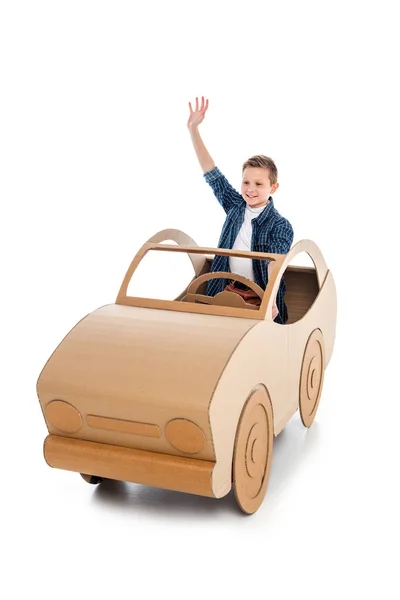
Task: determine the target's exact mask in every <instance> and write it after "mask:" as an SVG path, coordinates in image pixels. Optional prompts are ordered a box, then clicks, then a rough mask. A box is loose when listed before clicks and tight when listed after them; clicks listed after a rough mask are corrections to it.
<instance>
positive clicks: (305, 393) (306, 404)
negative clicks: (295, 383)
mask: <svg viewBox="0 0 400 600" xmlns="http://www.w3.org/2000/svg"><path fill="white" fill-rule="evenodd" d="M324 372H325V350H324V339H323V335H322V331H321V330H320V329H314V331H313V332H312V333H311V335H310V337H309V338H308V341H307V344H306V348H305V350H304V356H303V363H302V366H301V375H300V390H299V409H300V417H301V420H302V422H303V425H304V426H305V427H310V426H311V425H312V423H313V421H314V419H315V415H316V414H317V409H318V405H319V401H320V398H321V392H322V386H323V383H324Z"/></svg>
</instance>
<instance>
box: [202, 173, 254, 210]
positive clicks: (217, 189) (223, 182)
mask: <svg viewBox="0 0 400 600" xmlns="http://www.w3.org/2000/svg"><path fill="white" fill-rule="evenodd" d="M203 177H204V179H205V180H206V181H207V183H208V184H209V185H210V186H211V188H212V191H213V192H214V194H215V196H216V198H217V200H218V202H219V203H220V204H221V206H222V208H223V209H224V211H225V212H226V213H228V212H229V211H230V210H231V208H233V207H234V206H237V205H239V204H242V203H243V202H244V200H243V198H242V196H241V195H240V194H239V192H237V191H236V190H235V189H234V188H233V187H232V186H231V184H230V183H229V181H228V180H227V178H226V177H225V175H223V174H222V173H221V171H220V170H219V169H218V167H215V168H214V169H213V170H212V171H208V172H207V173H204V175H203Z"/></svg>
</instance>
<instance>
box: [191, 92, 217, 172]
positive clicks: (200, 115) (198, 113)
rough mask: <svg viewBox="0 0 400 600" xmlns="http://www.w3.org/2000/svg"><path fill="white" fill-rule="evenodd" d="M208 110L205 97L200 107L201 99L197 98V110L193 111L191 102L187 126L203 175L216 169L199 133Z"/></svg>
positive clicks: (202, 98)
mask: <svg viewBox="0 0 400 600" xmlns="http://www.w3.org/2000/svg"><path fill="white" fill-rule="evenodd" d="M207 108H208V100H206V101H205V102H204V96H202V97H201V105H200V107H199V99H198V98H196V108H195V110H193V109H192V104H191V103H190V102H189V110H190V115H189V119H188V122H187V126H188V129H189V132H190V137H191V139H192V143H193V147H194V150H195V152H196V156H197V158H198V161H199V163H200V166H201V168H202V169H203V173H208V172H209V171H212V170H213V169H215V163H214V161H213V159H212V158H211V156H210V154H209V152H208V150H207V148H206V147H205V145H204V142H203V140H202V139H201V135H200V132H199V125H200V123H201V122H202V121H203V119H204V117H205V114H206V111H207Z"/></svg>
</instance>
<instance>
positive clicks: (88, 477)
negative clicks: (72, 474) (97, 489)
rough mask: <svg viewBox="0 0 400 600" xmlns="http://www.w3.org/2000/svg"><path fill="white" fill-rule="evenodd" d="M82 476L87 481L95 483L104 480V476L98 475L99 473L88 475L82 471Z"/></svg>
mask: <svg viewBox="0 0 400 600" xmlns="http://www.w3.org/2000/svg"><path fill="white" fill-rule="evenodd" d="M80 476H81V477H83V479H84V480H85V481H87V483H92V484H94V485H96V484H97V483H101V482H102V481H104V480H103V478H102V477H98V476H97V475H86V473H80Z"/></svg>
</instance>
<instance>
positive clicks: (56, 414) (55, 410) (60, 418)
mask: <svg viewBox="0 0 400 600" xmlns="http://www.w3.org/2000/svg"><path fill="white" fill-rule="evenodd" d="M44 412H45V415H46V419H47V421H48V422H49V423H50V424H51V425H53V427H55V428H56V429H59V430H60V431H63V432H64V433H76V432H77V431H79V430H80V428H81V427H82V425H83V419H82V416H81V414H80V412H79V411H78V410H77V409H76V408H75V407H74V406H72V404H69V403H68V402H65V400H52V401H51V402H49V403H48V404H47V406H46V408H45V410H44Z"/></svg>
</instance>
